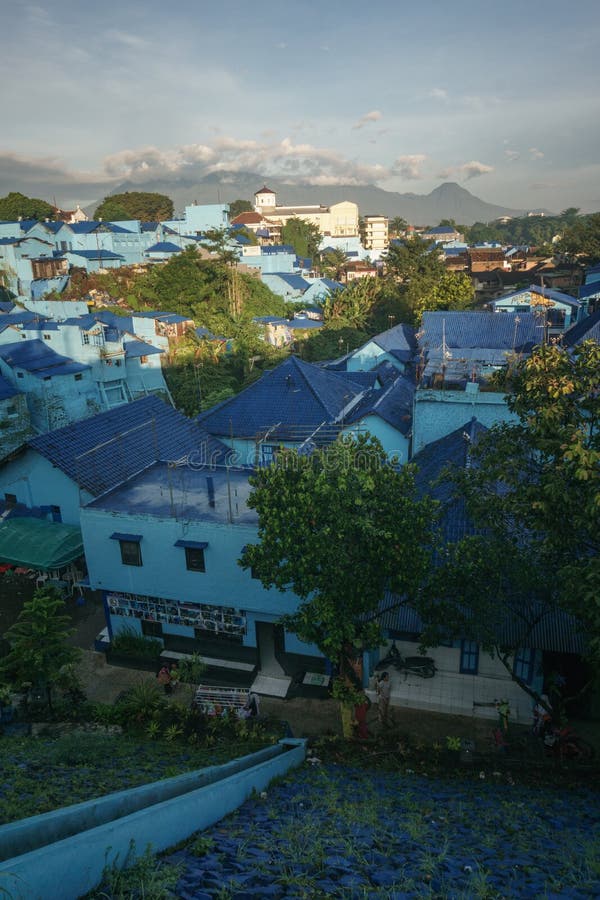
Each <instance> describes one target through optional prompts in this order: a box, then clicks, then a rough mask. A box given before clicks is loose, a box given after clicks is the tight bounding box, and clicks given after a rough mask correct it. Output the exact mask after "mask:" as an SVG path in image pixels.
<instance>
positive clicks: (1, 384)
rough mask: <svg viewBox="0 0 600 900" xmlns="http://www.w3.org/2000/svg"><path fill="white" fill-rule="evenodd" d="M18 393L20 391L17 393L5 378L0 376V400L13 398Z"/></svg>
mask: <svg viewBox="0 0 600 900" xmlns="http://www.w3.org/2000/svg"><path fill="white" fill-rule="evenodd" d="M20 393H21V391H18V390H17V389H16V388H15V387H13V386H12V384H10V383H9V382H8V381H7V380H6V378H3V377H2V375H0V400H8V399H9V398H10V397H14V396H15V395H16V394H20Z"/></svg>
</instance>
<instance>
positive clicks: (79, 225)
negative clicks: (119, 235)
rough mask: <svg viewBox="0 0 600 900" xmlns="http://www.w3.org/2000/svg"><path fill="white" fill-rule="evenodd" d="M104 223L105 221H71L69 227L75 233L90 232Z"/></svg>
mask: <svg viewBox="0 0 600 900" xmlns="http://www.w3.org/2000/svg"><path fill="white" fill-rule="evenodd" d="M103 224H104V223H103V222H69V223H68V227H69V228H70V229H71V231H72V232H73V234H90V232H92V231H95V230H96V229H97V228H100V226H101V225H103Z"/></svg>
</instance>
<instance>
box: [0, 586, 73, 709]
mask: <svg viewBox="0 0 600 900" xmlns="http://www.w3.org/2000/svg"><path fill="white" fill-rule="evenodd" d="M74 632H75V629H74V628H72V627H71V619H70V617H69V616H68V615H67V614H66V606H65V603H64V601H63V600H62V598H61V597H60V595H59V594H58V592H57V591H56V590H55V589H54V588H48V587H45V588H39V589H38V590H36V592H35V594H34V595H33V597H32V598H31V600H26V601H25V602H24V604H23V609H22V611H21V614H20V615H19V618H18V619H17V621H16V622H15V624H14V625H12V626H11V627H10V628H9V629H8V630H7V631H6V633H5V638H6V640H7V641H8V643H9V644H10V652H9V653H8V655H7V656H5V657H4V658H3V659H2V661H1V662H0V671H2V672H3V673H4V674H5V675H6V676H8V678H9V679H12V680H13V681H16V682H21V683H22V682H32V683H33V684H35V685H38V686H39V687H41V688H43V689H44V690H45V691H46V697H47V700H48V706H49V707H50V709H52V688H53V687H54V685H55V683H56V682H57V681H59V680H60V678H61V674H62V669H63V667H64V666H67V665H70V664H71V663H74V662H76V661H77V660H78V659H79V657H80V655H81V651H80V650H79V649H78V648H77V647H72V646H70V645H69V643H68V640H69V638H70V637H71V635H73V634H74Z"/></svg>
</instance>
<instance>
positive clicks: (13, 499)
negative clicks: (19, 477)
mask: <svg viewBox="0 0 600 900" xmlns="http://www.w3.org/2000/svg"><path fill="white" fill-rule="evenodd" d="M4 502H5V503H6V505H7V506H8V507H9V508H11V507H13V506H16V505H17V495H16V494H5V495H4Z"/></svg>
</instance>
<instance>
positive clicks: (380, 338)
mask: <svg viewBox="0 0 600 900" xmlns="http://www.w3.org/2000/svg"><path fill="white" fill-rule="evenodd" d="M371 340H372V341H373V342H374V343H375V344H377V346H378V347H381V349H382V350H387V351H388V352H391V351H394V350H408V351H410V353H411V355H412V354H413V353H414V352H415V350H416V349H417V339H416V337H415V329H414V328H413V327H412V325H406V324H404V322H401V323H400V324H399V325H394V327H393V328H388V330H387V331H382V332H381V333H380V334H376V335H375V337H373V338H371Z"/></svg>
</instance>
